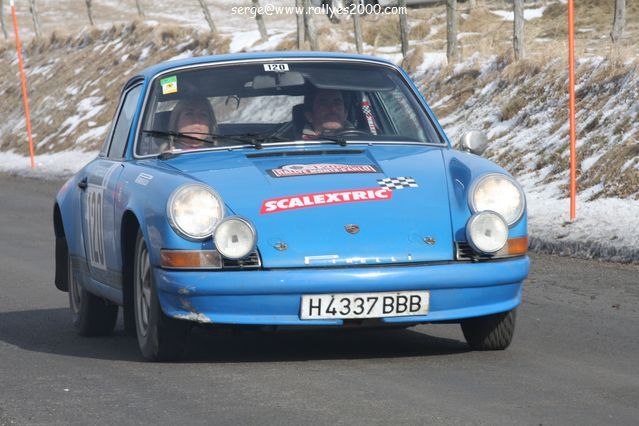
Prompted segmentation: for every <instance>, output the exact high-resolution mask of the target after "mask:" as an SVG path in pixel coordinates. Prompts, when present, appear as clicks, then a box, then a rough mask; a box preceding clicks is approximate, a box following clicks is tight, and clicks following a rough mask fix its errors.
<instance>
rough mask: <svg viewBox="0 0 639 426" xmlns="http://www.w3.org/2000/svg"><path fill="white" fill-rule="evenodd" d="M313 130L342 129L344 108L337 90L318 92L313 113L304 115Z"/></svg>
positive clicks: (344, 114)
mask: <svg viewBox="0 0 639 426" xmlns="http://www.w3.org/2000/svg"><path fill="white" fill-rule="evenodd" d="M306 118H307V119H308V121H310V122H311V124H312V126H313V130H315V131H316V132H321V131H323V130H337V129H341V128H343V127H344V122H345V121H346V108H345V107H344V98H343V97H342V93H341V92H340V91H339V90H319V91H318V92H317V96H315V100H314V102H313V111H312V112H307V113H306Z"/></svg>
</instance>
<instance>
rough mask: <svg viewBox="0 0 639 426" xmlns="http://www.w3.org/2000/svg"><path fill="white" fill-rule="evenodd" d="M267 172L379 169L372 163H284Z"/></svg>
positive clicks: (282, 174) (284, 174)
mask: <svg viewBox="0 0 639 426" xmlns="http://www.w3.org/2000/svg"><path fill="white" fill-rule="evenodd" d="M268 173H269V174H270V175H271V176H273V177H278V178H279V177H289V176H308V175H327V174H342V173H381V170H379V167H377V166H373V165H372V164H286V165H283V166H280V167H279V168H278V169H270V170H268Z"/></svg>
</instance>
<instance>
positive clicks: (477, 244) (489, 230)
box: [466, 211, 508, 254]
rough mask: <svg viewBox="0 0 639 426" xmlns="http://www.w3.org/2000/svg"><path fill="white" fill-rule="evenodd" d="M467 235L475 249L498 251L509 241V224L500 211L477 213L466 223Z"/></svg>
mask: <svg viewBox="0 0 639 426" xmlns="http://www.w3.org/2000/svg"><path fill="white" fill-rule="evenodd" d="M466 237H467V238H468V242H469V244H470V245H471V247H472V248H473V249H474V250H475V251H478V252H480V253H485V254H493V253H497V252H498V251H499V250H501V249H502V248H503V247H504V245H505V244H506V242H507V241H508V225H507V224H506V221H505V220H504V219H503V218H502V217H501V216H500V215H499V214H498V213H495V212H490V211H486V212H480V213H475V214H474V215H472V216H471V218H470V220H469V221H468V224H467V225H466Z"/></svg>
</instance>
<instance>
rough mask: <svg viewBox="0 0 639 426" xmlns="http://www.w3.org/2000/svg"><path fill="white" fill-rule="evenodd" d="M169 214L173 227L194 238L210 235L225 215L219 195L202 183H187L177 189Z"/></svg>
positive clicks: (172, 195)
mask: <svg viewBox="0 0 639 426" xmlns="http://www.w3.org/2000/svg"><path fill="white" fill-rule="evenodd" d="M167 216H168V218H169V222H170V223H171V226H172V227H173V229H175V231H176V232H178V233H179V234H181V235H183V236H185V237H187V238H189V239H193V240H203V239H206V238H208V237H210V236H211V235H212V234H213V231H214V230H215V227H216V226H217V224H218V223H219V222H220V220H221V219H222V217H223V216H224V208H223V204H222V200H221V198H220V196H219V195H217V193H216V192H215V191H213V190H212V189H211V188H209V187H207V186H205V185H201V184H187V185H184V186H181V187H179V188H178V189H176V190H175V191H174V192H173V194H171V197H170V198H169V201H168V204H167Z"/></svg>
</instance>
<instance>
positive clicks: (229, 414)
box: [0, 176, 639, 425]
mask: <svg viewBox="0 0 639 426" xmlns="http://www.w3.org/2000/svg"><path fill="white" fill-rule="evenodd" d="M60 184H61V183H60V182H44V181H38V180H25V179H17V178H12V177H7V176H0V424H12V423H16V424H97V423H101V424H132V423H136V424H138V423H141V424H147V423H148V424H151V423H153V424H178V423H186V424H242V425H244V424H259V425H281V424H302V423H304V424H367V425H370V424H433V423H434V424H490V425H493V424H535V425H538V424H544V425H546V424H579V425H584V424H598V425H600V424H637V422H638V421H639V368H638V365H639V307H638V306H639V304H638V303H637V302H638V301H639V278H638V277H639V275H638V272H639V268H637V267H632V266H620V265H614V264H604V263H598V262H592V261H582V260H574V259H566V258H559V257H553V256H546V255H533V256H532V273H531V276H530V278H529V279H528V281H527V284H526V290H525V293H524V303H523V305H522V306H521V307H520V309H519V315H518V324H517V330H516V333H515V339H514V341H513V344H512V345H511V347H510V348H509V349H508V350H506V351H503V352H489V353H479V352H470V351H469V350H468V348H467V346H466V344H465V343H464V340H463V336H462V334H461V330H460V329H459V327H458V326H457V325H431V326H420V327H415V328H412V329H409V330H394V331H376V332H371V331H368V332H338V333H327V332H316V333H257V332H243V333H229V332H224V333H221V332H212V331H206V330H203V329H199V330H196V331H195V332H194V333H193V334H192V335H191V336H190V338H189V341H188V349H187V353H186V357H185V360H184V362H182V363H180V364H153V363H147V362H145V361H143V360H142V358H141V356H140V355H139V353H138V349H137V344H136V341H135V340H134V339H133V338H130V337H127V336H125V335H124V332H123V329H122V325H121V323H120V324H119V326H118V328H117V330H116V333H115V334H114V335H113V336H111V337H106V338H82V337H80V336H78V335H77V334H76V333H75V332H74V330H73V328H72V325H71V323H70V315H69V312H68V307H67V303H68V302H67V294H66V293H62V292H59V291H58V290H56V289H55V287H54V284H53V264H54V259H53V252H54V239H53V230H52V226H51V209H52V205H53V195H54V193H55V192H56V190H57V188H58V187H59V186H60Z"/></svg>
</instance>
